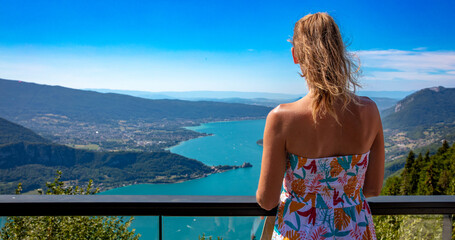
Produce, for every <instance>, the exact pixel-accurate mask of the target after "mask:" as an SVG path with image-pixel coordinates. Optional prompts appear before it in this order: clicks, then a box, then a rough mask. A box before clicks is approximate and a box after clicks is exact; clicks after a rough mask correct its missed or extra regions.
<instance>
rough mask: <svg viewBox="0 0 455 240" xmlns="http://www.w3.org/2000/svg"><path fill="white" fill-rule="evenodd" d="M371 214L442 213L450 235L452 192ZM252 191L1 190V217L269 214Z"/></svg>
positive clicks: (380, 207) (380, 200) (375, 202)
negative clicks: (58, 192)
mask: <svg viewBox="0 0 455 240" xmlns="http://www.w3.org/2000/svg"><path fill="white" fill-rule="evenodd" d="M368 202H369V204H370V208H371V211H372V213H373V215H415V214H440V215H443V232H442V235H443V239H451V235H452V216H451V215H452V214H455V196H380V197H373V198H368ZM275 214H276V209H273V210H271V211H266V210H264V209H262V208H261V207H259V205H258V204H257V203H256V199H255V197H254V196H194V195H191V196H178V195H0V215H1V216H158V217H159V218H158V219H159V221H158V232H159V239H162V217H163V216H273V215H275Z"/></svg>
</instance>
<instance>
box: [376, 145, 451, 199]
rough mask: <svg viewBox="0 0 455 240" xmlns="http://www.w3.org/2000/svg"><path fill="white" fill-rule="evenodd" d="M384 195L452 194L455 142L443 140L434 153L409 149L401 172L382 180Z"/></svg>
mask: <svg viewBox="0 0 455 240" xmlns="http://www.w3.org/2000/svg"><path fill="white" fill-rule="evenodd" d="M382 194H384V195H454V194H455V144H453V145H452V147H450V146H449V144H448V143H447V141H444V143H443V144H442V146H441V147H440V148H439V149H438V151H437V153H436V154H434V155H430V153H429V152H427V153H426V154H425V155H422V154H419V155H418V156H416V155H415V154H414V152H413V151H410V152H409V154H408V157H407V159H406V164H405V166H404V169H403V172H402V173H401V174H400V175H399V176H393V177H390V178H388V179H387V180H386V182H385V185H384V188H383V189H382Z"/></svg>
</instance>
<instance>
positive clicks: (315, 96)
mask: <svg viewBox="0 0 455 240" xmlns="http://www.w3.org/2000/svg"><path fill="white" fill-rule="evenodd" d="M291 42H292V45H293V48H292V56H293V58H294V63H296V64H299V65H300V68H301V70H302V76H303V77H304V78H305V80H306V82H307V85H308V89H309V93H308V94H307V95H306V96H305V97H303V98H302V99H300V100H298V101H296V102H293V103H289V104H281V105H280V106H278V107H276V108H275V109H273V110H272V111H271V112H270V113H269V115H268V116H267V120H266V126H265V131H264V142H263V147H264V150H263V155H262V167H261V176H260V179H259V186H258V190H257V193H256V198H257V202H258V203H259V205H260V206H261V207H262V208H264V209H267V210H270V209H273V208H275V207H276V206H277V205H278V212H277V217H276V221H275V227H274V231H273V239H376V236H375V232H374V226H373V220H372V216H371V212H370V208H369V206H368V204H367V202H366V200H365V198H367V197H371V196H377V195H379V193H380V191H381V187H382V181H383V176H384V139H383V132H382V124H381V119H380V117H379V112H378V109H377V107H376V105H375V103H374V102H373V101H372V100H370V99H369V98H367V97H359V96H356V95H355V94H354V93H353V91H355V87H356V86H359V85H358V83H357V82H356V75H357V73H358V68H357V67H356V65H355V64H354V63H353V61H352V60H351V57H350V55H349V53H348V52H347V51H346V49H345V45H344V43H343V40H342V38H341V34H340V31H339V29H338V26H337V25H336V23H335V22H334V20H333V19H332V17H330V16H329V15H328V14H326V13H316V14H310V15H307V16H305V17H303V18H302V19H300V20H299V21H298V22H297V23H296V25H295V28H294V36H293V39H292V41H291ZM351 88H353V90H351ZM285 173H286V176H285ZM284 176H285V177H284ZM282 185H283V190H282V188H281V186H282Z"/></svg>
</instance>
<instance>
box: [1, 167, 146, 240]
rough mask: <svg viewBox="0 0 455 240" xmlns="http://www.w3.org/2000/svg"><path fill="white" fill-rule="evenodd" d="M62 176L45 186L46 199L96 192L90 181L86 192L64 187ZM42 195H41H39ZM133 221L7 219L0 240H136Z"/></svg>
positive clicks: (95, 218)
mask: <svg viewBox="0 0 455 240" xmlns="http://www.w3.org/2000/svg"><path fill="white" fill-rule="evenodd" d="M61 175H62V172H60V171H57V177H56V178H55V179H54V181H53V182H47V183H46V187H47V190H46V195H91V194H95V193H97V192H98V189H93V183H92V181H91V180H90V182H89V184H88V185H87V187H86V188H82V187H79V186H76V187H72V186H71V187H65V186H64V183H63V182H62V181H61V180H60V179H61ZM21 190H22V185H21V184H19V186H18V188H17V190H16V194H20V192H21ZM39 193H40V194H43V191H40V192H39ZM132 221H133V218H132V217H131V218H128V219H127V218H124V217H107V216H103V217H90V216H71V217H70V216H37V217H35V216H33V217H7V219H6V223H5V225H4V226H3V227H2V229H1V234H0V236H1V239H5V240H7V239H12V240H16V239H18V240H28V239H34V240H35V239H39V240H41V239H52V240H54V239H55V240H59V239H65V240H66V239H69V240H73V239H74V240H77V239H125V240H126V239H128V240H129V239H133V240H137V239H139V237H140V235H139V234H135V230H134V229H133V230H130V229H128V228H129V227H130V225H131V222H132Z"/></svg>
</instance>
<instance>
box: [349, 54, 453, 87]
mask: <svg viewBox="0 0 455 240" xmlns="http://www.w3.org/2000/svg"><path fill="white" fill-rule="evenodd" d="M422 50H424V48H419V50H418V51H415V50H414V51H402V50H394V49H391V50H371V51H358V52H355V54H356V55H357V56H359V58H360V61H361V65H362V69H363V72H364V76H363V79H364V80H365V81H402V82H403V84H406V87H405V88H407V89H413V82H415V85H414V86H415V88H414V89H417V87H418V86H422V84H423V85H425V86H427V87H431V86H435V85H443V86H447V87H454V86H455V51H422ZM423 82H426V84H424V83H423Z"/></svg>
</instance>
